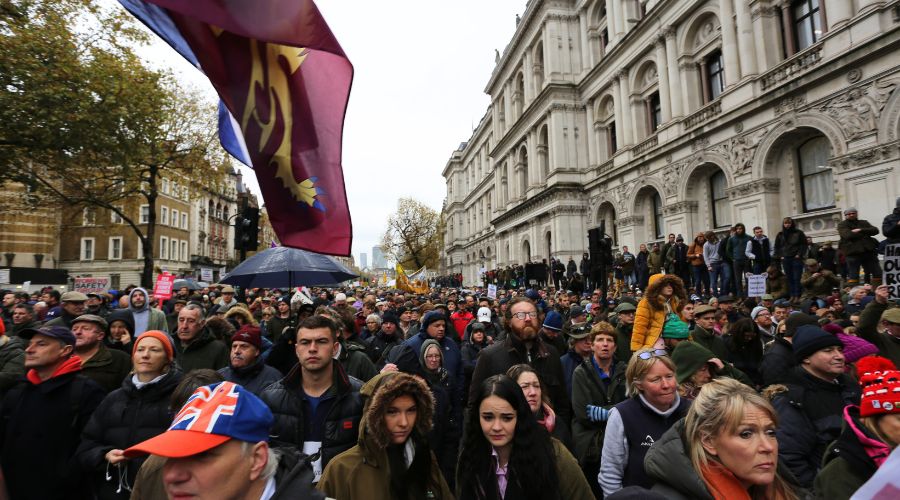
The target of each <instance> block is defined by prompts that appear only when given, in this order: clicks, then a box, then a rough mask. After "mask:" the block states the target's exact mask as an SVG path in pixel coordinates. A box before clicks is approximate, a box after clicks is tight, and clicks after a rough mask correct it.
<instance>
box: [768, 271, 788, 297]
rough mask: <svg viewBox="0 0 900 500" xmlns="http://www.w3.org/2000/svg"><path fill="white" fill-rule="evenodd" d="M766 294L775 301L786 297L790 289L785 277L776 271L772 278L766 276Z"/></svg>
mask: <svg viewBox="0 0 900 500" xmlns="http://www.w3.org/2000/svg"><path fill="white" fill-rule="evenodd" d="M766 293H769V294H771V295H772V297H774V298H775V299H783V298H785V297H788V296H789V295H790V294H791V289H790V287H789V286H788V279H787V276H785V275H784V273H782V272H781V271H778V272H777V273H776V274H775V276H774V277H773V276H770V275H769V274H766Z"/></svg>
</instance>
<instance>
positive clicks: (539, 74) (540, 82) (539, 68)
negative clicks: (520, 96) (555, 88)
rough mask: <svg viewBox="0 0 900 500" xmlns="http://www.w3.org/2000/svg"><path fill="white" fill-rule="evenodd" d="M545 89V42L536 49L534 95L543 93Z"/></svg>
mask: <svg viewBox="0 0 900 500" xmlns="http://www.w3.org/2000/svg"><path fill="white" fill-rule="evenodd" d="M543 88H544V42H540V43H538V44H537V47H536V48H535V49H534V95H538V94H540V93H541V90H542V89H543Z"/></svg>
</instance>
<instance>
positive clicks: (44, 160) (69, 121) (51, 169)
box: [0, 0, 226, 286]
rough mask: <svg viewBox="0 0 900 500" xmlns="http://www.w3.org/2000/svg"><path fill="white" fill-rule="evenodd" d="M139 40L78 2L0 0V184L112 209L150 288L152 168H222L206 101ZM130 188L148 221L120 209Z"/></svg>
mask: <svg viewBox="0 0 900 500" xmlns="http://www.w3.org/2000/svg"><path fill="white" fill-rule="evenodd" d="M146 36H147V35H146V33H145V32H144V31H143V30H142V29H140V28H138V27H137V26H136V25H135V24H134V22H133V21H132V20H131V18H130V16H129V15H128V14H127V13H125V12H124V11H123V10H122V9H103V8H100V7H98V6H97V5H96V4H94V3H92V2H90V1H87V0H0V53H2V54H3V56H2V57H0V165H4V166H5V167H6V168H2V169H0V185H2V184H3V183H4V182H19V183H23V184H26V185H28V186H29V187H30V188H31V189H33V190H34V191H36V192H40V193H42V194H44V195H49V196H51V197H53V198H56V199H57V200H58V201H59V202H61V203H62V204H63V205H64V206H67V207H69V208H70V209H72V210H81V208H82V207H84V206H93V207H99V208H105V209H108V210H111V211H113V212H116V213H118V215H119V216H121V217H122V219H123V220H124V221H125V223H126V224H128V225H130V226H131V227H132V228H133V229H134V231H135V233H136V234H137V235H138V237H139V238H140V239H141V243H142V245H143V255H144V256H145V257H144V269H143V273H142V277H141V282H142V284H143V285H144V286H149V285H151V284H152V283H151V279H152V273H153V260H152V259H153V255H154V252H153V242H154V239H155V238H154V230H155V225H156V217H155V213H156V199H157V194H158V189H157V185H158V183H159V182H160V180H161V176H163V175H165V176H166V177H170V178H173V177H175V178H179V179H180V183H183V184H187V183H188V182H192V183H194V184H195V185H193V186H192V187H196V183H198V182H204V183H209V182H215V180H216V179H218V178H220V176H221V173H222V172H223V171H225V170H226V168H224V163H225V158H224V153H223V151H222V150H221V148H220V147H219V146H218V143H217V141H216V140H215V130H216V127H215V124H214V122H213V120H214V118H215V108H214V106H213V104H212V103H210V102H208V101H205V100H204V99H203V98H202V97H201V96H199V95H198V94H197V93H196V92H187V91H185V90H184V89H182V88H179V86H178V85H177V84H176V82H175V81H174V79H173V78H172V76H171V75H170V74H168V73H166V72H162V71H158V70H155V69H151V68H149V67H148V66H146V65H145V64H144V63H143V62H142V61H141V60H140V59H139V57H138V56H137V54H136V53H135V48H136V47H138V46H140V45H141V44H143V43H145V42H146V41H147V39H146ZM217 167H219V168H217ZM191 191H192V192H196V191H197V190H196V189H192V190H191ZM135 196H139V197H142V198H143V200H142V202H141V203H143V204H147V205H149V206H150V221H149V223H148V224H141V223H140V222H139V221H138V220H137V218H138V214H135V213H126V212H125V211H124V210H123V209H122V208H121V207H122V206H123V204H122V201H123V200H126V199H133V198H134V197H135Z"/></svg>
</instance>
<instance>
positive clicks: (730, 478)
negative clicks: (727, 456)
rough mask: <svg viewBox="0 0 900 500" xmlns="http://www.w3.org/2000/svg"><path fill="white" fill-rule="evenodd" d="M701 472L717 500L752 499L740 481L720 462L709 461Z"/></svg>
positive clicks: (710, 491)
mask: <svg viewBox="0 0 900 500" xmlns="http://www.w3.org/2000/svg"><path fill="white" fill-rule="evenodd" d="M700 472H701V475H702V476H703V482H704V483H706V488H707V489H708V490H709V493H710V495H712V497H713V498H714V499H715V500H750V494H749V493H747V490H746V489H744V487H743V486H742V485H741V483H740V481H738V479H737V478H736V477H735V476H734V474H733V473H732V472H731V471H730V470H728V469H726V468H725V467H724V466H723V465H721V464H719V463H718V462H709V463H708V464H707V465H706V466H705V467H703V469H701V471H700Z"/></svg>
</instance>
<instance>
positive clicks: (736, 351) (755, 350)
mask: <svg viewBox="0 0 900 500" xmlns="http://www.w3.org/2000/svg"><path fill="white" fill-rule="evenodd" d="M722 340H724V341H725V349H727V350H728V360H727V361H728V362H730V363H731V364H732V365H734V367H735V368H737V369H738V370H740V371H742V372H744V373H745V374H746V375H747V376H748V377H750V380H752V381H753V384H754V385H755V386H756V388H757V389H759V388H760V387H761V386H762V372H760V370H759V367H760V365H761V364H762V358H763V348H764V340H763V339H762V337H761V334H760V331H759V329H758V328H756V324H755V323H753V320H751V319H750V318H742V319H739V320H737V321H735V322H734V323H733V324H732V325H731V327H730V329H729V330H728V334H727V335H725V336H724V337H723V338H722Z"/></svg>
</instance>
